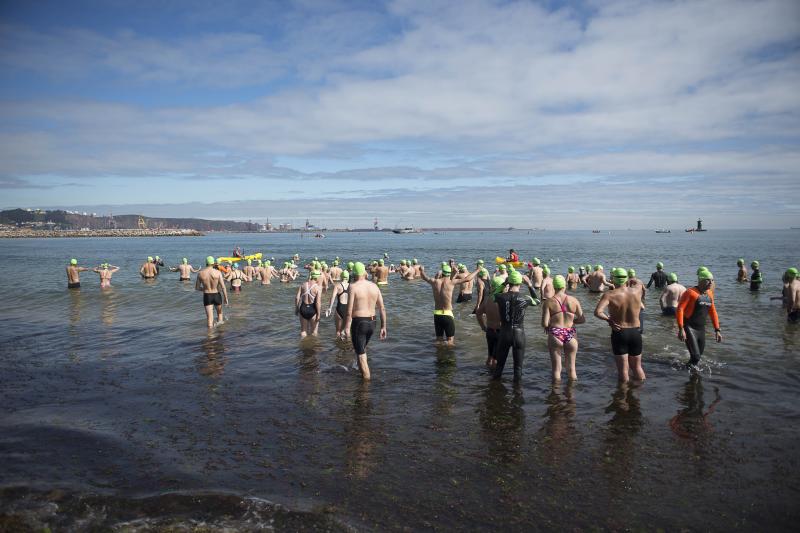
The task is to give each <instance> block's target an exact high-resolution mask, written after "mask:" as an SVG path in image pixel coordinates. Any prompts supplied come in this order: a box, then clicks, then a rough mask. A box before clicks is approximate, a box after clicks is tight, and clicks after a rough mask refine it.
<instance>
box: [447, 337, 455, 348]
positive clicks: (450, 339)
mask: <svg viewBox="0 0 800 533" xmlns="http://www.w3.org/2000/svg"><path fill="white" fill-rule="evenodd" d="M445 344H446V345H447V346H455V345H456V338H455V337H447V341H446V342H445Z"/></svg>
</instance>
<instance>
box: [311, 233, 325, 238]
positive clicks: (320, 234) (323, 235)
mask: <svg viewBox="0 0 800 533" xmlns="http://www.w3.org/2000/svg"><path fill="white" fill-rule="evenodd" d="M314 238H315V239H324V238H325V234H324V233H317V234H316V235H314Z"/></svg>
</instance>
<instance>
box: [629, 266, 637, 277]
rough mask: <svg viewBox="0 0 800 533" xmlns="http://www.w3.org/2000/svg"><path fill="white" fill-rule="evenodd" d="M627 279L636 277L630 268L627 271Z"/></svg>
mask: <svg viewBox="0 0 800 533" xmlns="http://www.w3.org/2000/svg"><path fill="white" fill-rule="evenodd" d="M628 277H629V278H635V277H636V271H635V270H634V269H632V268H629V269H628Z"/></svg>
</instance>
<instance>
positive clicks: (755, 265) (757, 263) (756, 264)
mask: <svg viewBox="0 0 800 533" xmlns="http://www.w3.org/2000/svg"><path fill="white" fill-rule="evenodd" d="M759 264H760V263H759V262H758V261H753V262H752V263H750V266H751V267H753V268H758V265H759Z"/></svg>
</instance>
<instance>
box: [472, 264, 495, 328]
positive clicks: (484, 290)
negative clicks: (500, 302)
mask: <svg viewBox="0 0 800 533" xmlns="http://www.w3.org/2000/svg"><path fill="white" fill-rule="evenodd" d="M478 269H479V270H478V279H477V280H476V281H475V292H476V293H477V294H476V297H475V300H476V301H475V307H474V308H473V309H472V313H470V314H471V315H474V314H475V313H477V312H478V308H479V307H480V306H481V304H482V303H483V299H484V298H485V296H484V295H488V294H491V289H490V287H491V283H492V280H491V279H489V271H488V270H486V269H485V268H483V263H482V262H481V263H478ZM501 281H502V280H501Z"/></svg>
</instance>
